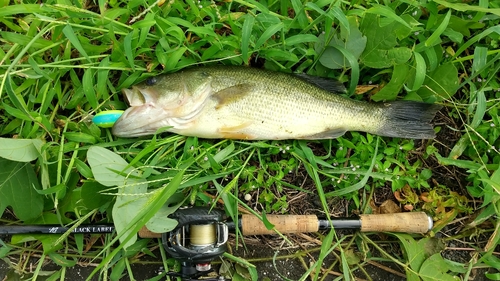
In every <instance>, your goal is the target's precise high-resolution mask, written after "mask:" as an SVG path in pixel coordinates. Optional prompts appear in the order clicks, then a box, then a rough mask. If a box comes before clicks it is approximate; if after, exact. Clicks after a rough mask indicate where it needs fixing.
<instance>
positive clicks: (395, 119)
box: [376, 101, 441, 139]
mask: <svg viewBox="0 0 500 281" xmlns="http://www.w3.org/2000/svg"><path fill="white" fill-rule="evenodd" d="M384 107H385V108H386V110H387V111H386V119H385V122H384V124H383V125H382V127H381V128H380V129H379V130H377V132H376V134H378V135H381V136H387V137H395V138H407V139H433V138H434V137H435V136H436V133H435V132H434V129H433V126H432V125H431V124H430V122H431V121H432V119H433V118H434V116H435V115H436V112H437V111H439V109H441V106H440V105H438V104H429V103H424V102H415V101H394V102H388V103H384Z"/></svg>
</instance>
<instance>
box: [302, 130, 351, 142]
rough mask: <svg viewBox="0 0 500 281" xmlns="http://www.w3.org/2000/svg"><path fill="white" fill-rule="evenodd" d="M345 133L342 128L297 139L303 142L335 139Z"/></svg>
mask: <svg viewBox="0 0 500 281" xmlns="http://www.w3.org/2000/svg"><path fill="white" fill-rule="evenodd" d="M345 132H347V130H346V129H344V128H335V129H327V130H325V131H323V132H319V133H317V134H313V135H309V136H303V137H300V138H298V139H303V140H324V139H335V138H338V137H341V136H343V135H344V134H345Z"/></svg>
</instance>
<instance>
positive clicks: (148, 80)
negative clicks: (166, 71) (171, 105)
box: [146, 77, 156, 86]
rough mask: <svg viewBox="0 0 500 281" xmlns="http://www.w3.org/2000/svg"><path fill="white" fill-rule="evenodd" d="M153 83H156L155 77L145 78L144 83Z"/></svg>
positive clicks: (151, 84)
mask: <svg viewBox="0 0 500 281" xmlns="http://www.w3.org/2000/svg"><path fill="white" fill-rule="evenodd" d="M154 84H156V78H155V77H151V78H148V79H147V80H146V85H148V86H153V85H154Z"/></svg>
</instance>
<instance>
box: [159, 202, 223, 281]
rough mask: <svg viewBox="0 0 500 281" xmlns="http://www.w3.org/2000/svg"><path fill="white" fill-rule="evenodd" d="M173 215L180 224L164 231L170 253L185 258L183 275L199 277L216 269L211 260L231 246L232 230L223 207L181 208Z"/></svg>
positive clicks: (164, 242)
mask: <svg viewBox="0 0 500 281" xmlns="http://www.w3.org/2000/svg"><path fill="white" fill-rule="evenodd" d="M171 218H173V219H175V220H177V221H178V225H177V227H176V228H175V229H174V230H172V231H170V232H167V233H163V234H162V242H163V247H164V248H165V250H166V251H167V253H168V254H169V255H170V256H171V257H173V258H175V259H177V260H179V261H180V262H181V265H182V268H181V277H188V278H192V277H198V276H201V275H204V274H206V273H208V271H210V270H211V269H212V267H211V265H210V262H211V261H212V260H213V259H215V258H216V257H218V256H220V255H222V254H224V252H226V250H227V244H226V243H227V240H228V236H229V230H228V226H227V224H226V223H225V222H224V220H225V213H224V211H222V210H218V209H212V210H210V209H209V208H204V207H203V208H199V207H197V208H187V209H179V210H177V211H176V212H175V213H174V214H172V215H171Z"/></svg>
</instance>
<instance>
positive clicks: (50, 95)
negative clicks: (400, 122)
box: [0, 0, 500, 280]
mask: <svg viewBox="0 0 500 281" xmlns="http://www.w3.org/2000/svg"><path fill="white" fill-rule="evenodd" d="M11 2H15V4H9V3H11ZM43 2H44V4H43V5H40V4H39V1H7V0H0V42H1V44H0V101H1V102H0V136H1V137H2V139H0V157H1V158H0V163H1V166H2V171H0V198H2V199H1V200H0V212H2V213H3V218H2V219H1V222H2V224H10V223H16V224H23V223H24V224H33V223H37V224H64V225H75V224H81V223H97V222H110V221H113V217H114V218H115V219H114V222H115V224H116V225H117V228H118V230H119V235H118V236H111V235H103V236H101V237H102V239H103V240H102V241H103V245H102V246H97V245H96V246H92V247H90V248H89V249H86V248H85V247H86V241H87V240H84V237H83V236H81V235H80V236H79V235H76V236H74V237H73V236H72V235H69V233H68V234H67V235H64V236H62V237H58V236H56V237H54V236H50V235H14V236H13V237H12V240H10V241H5V240H0V243H1V248H0V257H1V258H3V259H4V260H14V262H12V263H11V268H12V269H15V270H16V271H17V272H18V273H20V274H21V275H23V278H27V277H32V278H33V280H36V279H37V278H41V276H43V275H44V270H43V267H42V263H38V264H37V267H36V268H35V269H33V270H32V271H30V272H31V273H28V271H29V268H28V265H27V264H26V263H22V262H21V260H17V261H16V257H19V256H36V257H41V258H42V260H43V259H44V258H47V259H50V260H51V261H53V262H54V263H56V264H57V265H58V266H60V267H59V269H58V270H57V271H56V274H55V275H53V277H52V280H56V279H60V280H64V278H65V274H66V272H67V270H69V269H71V268H72V267H73V266H74V265H75V264H76V263H77V262H78V261H81V260H87V259H92V260H93V263H95V264H98V265H97V266H96V270H95V271H94V273H95V274H96V276H99V278H100V279H103V280H118V279H120V278H122V277H123V276H129V277H130V278H131V279H134V277H135V278H137V279H141V278H140V277H139V276H134V273H133V270H132V269H131V264H133V263H141V262H142V261H141V259H140V258H138V255H150V254H151V253H150V250H149V249H153V248H156V247H157V246H158V241H150V240H146V239H138V240H136V239H135V238H134V234H135V232H136V231H137V229H138V228H139V227H140V226H142V225H144V224H146V222H147V221H148V220H150V219H152V220H156V221H154V222H155V223H152V224H154V225H156V226H159V227H164V229H169V227H170V228H171V227H172V222H171V221H168V220H167V221H165V220H162V219H161V215H156V214H163V215H164V214H169V213H171V212H172V211H174V210H175V208H172V207H171V208H170V209H168V208H165V207H162V206H163V205H164V203H165V202H179V196H181V197H182V198H184V199H185V200H184V201H182V200H181V203H182V204H183V205H189V204H192V205H207V204H212V202H214V199H221V202H223V204H218V205H217V206H218V207H223V208H224V209H225V210H226V213H227V214H228V215H229V216H231V217H233V218H235V217H236V216H237V215H238V213H239V211H238V210H239V209H238V207H243V208H245V209H247V210H249V211H254V209H256V210H258V211H259V212H265V213H276V214H286V213H290V212H291V210H294V211H297V210H298V211H306V210H305V209H301V208H298V206H299V207H300V203H297V202H295V203H294V200H291V199H292V198H293V197H294V196H295V195H296V194H306V196H309V197H307V198H317V199H318V204H317V205H315V208H316V209H315V210H314V212H316V213H324V214H326V215H327V216H329V214H330V213H331V210H332V207H333V208H334V207H335V206H331V203H330V202H332V201H331V200H332V198H333V199H337V198H338V197H341V198H342V199H345V200H348V201H347V202H349V204H348V206H347V207H348V208H347V209H348V210H347V211H348V213H349V214H352V213H353V212H355V213H371V212H374V211H376V207H375V206H374V205H373V202H377V203H381V202H379V201H376V197H377V196H380V194H381V192H382V191H383V190H388V189H389V190H391V193H394V195H395V197H396V198H397V199H399V202H398V203H399V204H400V205H401V206H403V207H405V208H407V209H413V210H425V211H427V212H428V213H429V214H431V215H432V216H433V218H434V220H435V227H434V229H433V231H432V232H431V233H429V234H428V235H426V236H425V237H424V236H413V237H411V236H409V235H402V234H399V235H390V236H386V237H385V238H386V239H387V240H388V241H378V240H381V239H379V238H378V236H377V235H375V234H360V233H352V234H348V235H344V236H342V238H340V237H337V235H336V234H335V233H334V232H325V233H321V234H311V235H312V236H314V237H315V238H317V239H318V240H320V241H321V242H322V243H321V246H320V247H319V248H316V249H312V250H311V251H312V252H314V253H316V254H317V255H316V259H315V260H314V261H313V262H312V263H311V264H310V263H308V261H306V259H307V253H308V250H304V251H297V253H296V254H294V255H293V257H294V258H296V259H299V260H301V261H302V263H303V264H304V269H303V274H304V275H303V277H302V278H301V280H305V279H307V278H309V277H308V276H311V277H312V279H313V280H324V279H325V278H327V277H328V274H327V273H325V272H326V271H325V270H322V269H331V270H336V271H338V272H341V274H340V278H343V279H345V280H351V279H354V275H353V273H352V269H360V270H361V272H363V271H364V268H365V267H366V266H367V265H368V264H370V263H374V262H380V261H383V262H387V263H393V264H394V265H398V266H399V268H400V269H401V270H404V271H405V274H406V276H407V278H408V279H409V280H436V279H438V280H449V279H452V278H453V276H457V277H459V278H461V279H462V280H466V279H467V277H469V276H471V274H473V272H474V269H476V268H483V269H484V270H483V271H481V272H480V275H481V277H486V278H489V279H491V280H498V279H500V272H499V271H498V268H500V259H499V256H498V243H499V239H500V234H499V233H500V229H499V227H500V223H499V221H498V216H499V215H500V200H499V199H500V184H499V183H500V166H499V163H500V153H499V148H500V139H499V136H500V119H499V115H498V110H499V107H500V106H499V105H500V80H499V77H498V73H499V72H500V71H499V70H500V51H499V50H500V49H499V41H500V25H499V23H500V6H499V4H498V3H497V2H495V1H488V0H485V1H479V3H477V2H470V3H468V4H464V3H461V2H451V1H450V2H446V1H441V0H439V1H437V0H434V1H427V2H424V1H394V2H390V1H383V2H380V3H377V2H375V1H351V2H349V1H326V0H318V1H307V0H305V1H299V0H292V1H254V0H247V1H243V0H233V1H206V0H202V1H146V0H138V1H118V0H113V1H101V0H99V1H70V0H49V1H43ZM200 64H226V65H250V66H254V67H263V68H266V69H271V70H276V71H282V72H304V73H307V74H309V75H316V76H322V77H329V78H333V79H337V80H339V81H341V82H343V83H344V84H345V85H346V86H347V87H348V88H349V93H348V94H347V95H348V96H350V97H351V98H353V99H359V100H374V101H382V100H394V99H408V100H419V101H425V102H435V103H440V104H442V105H443V106H444V107H445V108H444V109H443V110H442V111H441V112H440V113H439V114H438V116H437V118H436V120H435V121H436V130H437V135H438V137H437V138H436V140H430V141H423V142H422V141H413V140H404V139H391V138H381V137H377V136H372V135H369V134H365V133H357V132H350V133H348V134H346V135H345V136H343V137H341V138H338V139H334V140H325V141H310V142H304V141H293V140H290V141H255V142H244V141H231V140H204V139H197V138H192V137H183V136H177V135H172V134H168V133H164V134H161V135H158V136H155V137H153V138H142V139H118V138H116V137H114V136H112V135H111V132H110V130H108V129H101V128H98V127H97V126H95V125H94V124H92V123H91V122H90V120H91V119H90V117H91V116H92V115H93V114H95V113H96V112H99V111H102V110H109V109H124V108H126V104H125V102H124V101H123V99H122V97H121V95H120V94H119V91H120V90H121V89H123V88H127V87H130V86H131V85H133V84H135V83H138V82H140V81H142V80H144V79H146V78H147V77H150V76H153V75H157V74H160V73H169V72H173V71H177V70H180V69H183V68H186V67H190V66H195V65H200ZM357 85H365V86H366V85H375V86H376V87H374V88H373V89H372V90H371V91H369V92H366V91H361V90H360V88H358V90H360V91H361V93H358V94H355V91H356V88H357V87H356V86H357ZM13 139H15V140H13ZM21 139H25V140H24V141H21ZM95 146H97V147H100V148H105V149H107V151H108V154H106V155H108V156H106V157H102V159H100V158H99V157H95V155H94V158H92V157H93V156H92V152H91V151H92V149H94V150H96V148H95ZM91 147H93V148H92V149H90V150H89V148H91ZM91 159H95V161H97V162H93V163H92V160H91ZM26 163H28V164H26ZM99 165H104V166H105V167H107V166H112V167H116V170H125V171H128V172H127V174H125V175H124V174H122V175H120V176H116V174H114V173H102V171H103V170H105V169H102V168H101V169H99V167H100V166H99ZM246 194H250V195H252V201H249V202H247V201H245V200H244V196H245V195H246ZM386 197H387V196H386ZM389 197H391V196H389ZM117 202H121V203H123V204H119V203H117ZM114 212H116V213H114ZM127 212H128V213H127ZM123 213H127V214H129V216H128V217H127V218H124V217H123V215H122V216H120V214H123ZM112 214H114V216H112ZM343 214H346V212H343ZM155 215H156V216H155ZM150 223H151V222H150ZM152 227H154V226H152ZM282 237H283V238H285V240H286V241H287V242H288V243H292V244H294V246H297V243H298V242H291V241H290V240H289V238H288V237H285V236H282ZM240 238H241V237H238V239H240ZM385 238H384V239H385ZM118 240H120V243H115V242H117V241H118ZM456 241H459V242H460V243H462V244H461V245H467V251H470V253H471V255H470V257H471V258H470V259H469V260H463V259H462V260H456V261H452V258H449V255H448V254H449V252H450V250H449V249H454V247H452V246H450V245H449V244H447V243H449V242H456ZM124 246H128V247H126V250H125V249H124V248H123V247H124ZM446 247H448V248H446ZM159 248H160V249H161V247H159ZM391 248H392V249H391ZM423 248H425V249H426V251H421V249H423ZM462 248H463V247H462ZM447 249H448V250H447ZM455 251H461V250H456V249H455ZM160 254H161V255H160V256H158V255H157V256H156V259H157V261H158V263H159V264H162V265H163V266H164V267H165V268H167V269H169V270H174V269H175V268H176V267H178V264H176V263H175V261H174V260H172V259H171V258H169V257H168V256H166V255H165V253H164V252H163V251H161V253H160ZM332 256H333V257H336V260H337V261H335V262H333V263H329V264H325V265H323V261H324V259H325V258H328V257H332ZM287 257H288V256H287ZM278 259H279V257H278ZM223 260H224V261H227V262H229V263H230V265H231V267H230V269H229V272H231V274H234V275H235V279H236V280H245V279H248V280H252V279H253V280H256V279H255V274H256V272H255V269H254V268H253V266H252V265H249V264H248V263H247V261H245V260H243V259H242V258H238V257H235V256H231V255H229V254H228V255H226V256H225V257H224V258H223ZM272 260H273V257H269V258H268V261H272ZM235 268H236V271H235ZM242 268H244V269H245V270H242ZM106 269H109V270H106ZM349 269H351V270H349ZM359 277H361V278H365V279H370V277H369V276H364V275H363V274H361V275H359ZM237 278H240V279H237ZM241 278H243V279H241ZM328 278H329V277H328Z"/></svg>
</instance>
